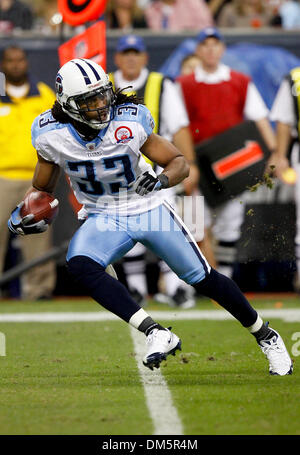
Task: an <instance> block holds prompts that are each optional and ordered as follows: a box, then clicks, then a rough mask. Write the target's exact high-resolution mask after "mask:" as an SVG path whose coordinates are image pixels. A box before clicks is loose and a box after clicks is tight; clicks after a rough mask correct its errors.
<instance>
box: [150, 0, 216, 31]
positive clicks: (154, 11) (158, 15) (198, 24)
mask: <svg viewBox="0 0 300 455" xmlns="http://www.w3.org/2000/svg"><path fill="white" fill-rule="evenodd" d="M145 16H146V20H147V24H148V27H149V28H151V29H152V30H171V31H179V30H199V29H201V28H204V27H208V26H210V25H212V24H213V18H212V15H211V12H210V10H209V8H208V6H207V5H206V3H205V1H204V0H157V1H156V0H155V1H153V2H152V3H151V4H150V5H149V6H148V7H147V8H146V9H145Z"/></svg>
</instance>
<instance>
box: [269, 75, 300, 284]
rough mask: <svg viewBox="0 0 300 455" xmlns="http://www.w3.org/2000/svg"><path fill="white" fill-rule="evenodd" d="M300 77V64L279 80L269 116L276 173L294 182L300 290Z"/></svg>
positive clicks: (296, 282) (297, 279)
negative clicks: (274, 141)
mask: <svg viewBox="0 0 300 455" xmlns="http://www.w3.org/2000/svg"><path fill="white" fill-rule="evenodd" d="M299 80H300V68H294V69H293V70H292V71H291V72H290V74H289V75H287V76H286V77H285V78H284V79H283V81H282V82H281V84H280V87H279V90H278V92H277V95H276V97H275V100H274V102H273V106H272V109H271V113H270V119H271V120H272V121H274V122H276V131H277V147H276V151H275V153H274V154H273V156H272V159H271V161H270V163H271V164H273V165H274V166H275V169H274V173H275V175H276V176H277V177H278V178H279V179H281V180H282V181H284V182H285V183H289V184H293V185H295V202H296V217H297V218H296V237H295V248H296V250H295V252H296V265H297V274H296V279H295V282H294V286H295V290H296V291H298V292H299V291H300V155H299V123H298V122H299V88H298V87H299ZM289 152H290V161H291V165H292V167H291V168H290V163H289V159H288V157H287V155H288V153H289Z"/></svg>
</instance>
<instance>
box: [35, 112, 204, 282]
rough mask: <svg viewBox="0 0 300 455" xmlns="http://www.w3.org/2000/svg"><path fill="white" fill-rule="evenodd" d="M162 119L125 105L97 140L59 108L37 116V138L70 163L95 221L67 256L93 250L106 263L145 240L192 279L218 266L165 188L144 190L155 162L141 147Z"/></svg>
mask: <svg viewBox="0 0 300 455" xmlns="http://www.w3.org/2000/svg"><path fill="white" fill-rule="evenodd" d="M153 126H154V122H153V119H152V116H151V114H150V112H149V110H148V109H147V108H146V107H145V106H143V105H135V104H124V105H120V106H117V108H116V116H115V118H114V119H113V120H112V121H111V122H110V124H109V125H108V127H107V128H106V129H103V130H101V131H100V132H99V134H98V136H97V137H96V138H95V139H94V140H93V141H91V142H86V141H84V140H83V139H82V138H81V137H80V135H79V134H78V132H77V131H76V130H75V128H74V127H73V126H72V124H70V123H67V124H62V123H59V122H56V121H55V119H54V118H53V117H52V115H51V112H50V111H47V112H45V113H44V114H42V115H40V116H39V117H37V119H36V120H35V122H34V124H33V126H32V142H33V145H34V147H35V148H36V149H37V151H38V153H39V154H40V155H41V157H43V158H44V159H46V160H47V161H51V162H54V163H56V164H58V165H59V166H60V167H61V168H63V169H64V171H65V173H66V174H67V175H68V176H69V178H70V181H71V185H72V187H73V190H74V193H75V195H76V198H77V200H78V202H79V203H81V204H83V205H84V208H85V210H86V213H87V215H88V218H87V220H86V221H85V222H84V224H83V225H82V226H81V227H80V228H79V229H78V231H77V232H76V233H75V235H74V237H73V238H72V240H71V243H70V246H69V251H68V254H67V260H70V259H71V258H73V257H75V256H87V257H89V258H91V259H93V260H95V261H96V262H98V263H99V264H101V265H103V266H104V267H106V266H107V265H109V264H111V263H113V262H115V261H117V260H118V259H120V258H121V257H123V256H124V255H125V254H126V253H127V252H128V251H129V250H130V249H131V248H133V246H134V245H135V244H136V243H137V242H140V243H142V244H143V245H145V246H146V247H147V248H149V249H150V250H152V251H153V252H154V253H155V254H156V255H157V256H159V257H160V258H162V259H163V260H164V261H165V262H166V263H167V264H168V265H169V266H170V268H171V269H172V270H174V271H175V273H177V275H178V276H179V277H180V278H181V279H183V280H185V281H186V282H187V283H189V284H194V283H197V282H198V281H200V280H202V279H204V278H205V276H206V274H207V273H209V271H210V266H209V265H208V263H207V261H206V260H205V258H204V257H203V255H202V254H201V252H200V250H199V248H198V246H197V243H196V242H195V240H194V239H193V237H192V235H191V234H190V233H189V231H188V228H187V227H186V226H185V225H184V224H183V222H182V221H181V219H180V218H179V217H178V215H177V214H176V213H175V211H174V210H173V209H172V207H171V206H169V204H168V203H167V202H166V201H164V200H163V198H162V197H161V196H159V193H163V192H164V190H162V191H158V192H152V193H149V194H148V195H146V196H139V195H138V194H137V193H136V192H135V188H134V182H135V180H136V179H137V177H138V176H139V175H140V174H142V173H144V172H146V171H148V172H150V173H152V174H153V175H155V174H154V172H153V170H152V167H151V166H150V164H148V163H146V161H145V160H144V158H143V156H142V154H141V152H140V149H141V147H142V146H143V144H144V143H145V142H146V141H147V139H148V137H149V136H150V135H151V134H152V130H153Z"/></svg>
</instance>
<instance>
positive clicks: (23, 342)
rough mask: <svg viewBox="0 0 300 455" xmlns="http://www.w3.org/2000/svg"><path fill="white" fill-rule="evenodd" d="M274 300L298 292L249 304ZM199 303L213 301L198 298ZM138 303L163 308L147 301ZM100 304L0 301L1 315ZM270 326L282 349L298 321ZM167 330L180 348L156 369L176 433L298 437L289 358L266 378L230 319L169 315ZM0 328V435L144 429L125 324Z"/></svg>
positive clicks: (295, 379) (288, 301)
mask: <svg viewBox="0 0 300 455" xmlns="http://www.w3.org/2000/svg"><path fill="white" fill-rule="evenodd" d="M276 302H282V303H283V308H290V307H294V306H296V303H297V299H296V298H292V297H288V298H285V299H283V297H280V296H279V297H278V298H276V297H274V299H273V300H272V299H271V298H270V299H268V301H267V302H264V301H263V299H261V298H260V299H257V300H255V301H253V303H254V306H255V307H256V308H274V305H276ZM201 308H203V309H209V308H210V309H216V306H215V304H213V303H212V302H210V301H205V300H202V299H201V300H200V301H199V303H198V305H197V309H201ZM298 308H299V300H298ZM147 309H148V310H149V312H150V313H151V311H152V310H163V309H166V310H169V308H168V307H167V306H164V305H158V304H156V303H153V302H152V303H150V304H149V307H148V308H147ZM99 310H101V308H100V307H99V306H98V305H97V304H95V303H94V302H92V301H90V300H86V301H79V300H70V301H55V302H44V303H30V302H28V303H20V302H12V301H11V302H1V303H0V312H1V313H10V312H11V313H15V312H42V311H51V312H55V311H99ZM162 322H163V321H162ZM271 323H272V326H273V327H274V328H276V329H278V331H279V332H280V333H281V335H282V336H283V338H284V340H285V342H286V345H287V347H288V349H289V351H291V346H292V344H293V341H292V340H291V336H292V334H293V333H294V332H299V331H300V330H299V323H285V322H282V321H281V320H279V319H276V320H275V319H274V320H272V321H271ZM165 324H166V325H167V324H168V325H169V324H170V322H169V321H168V322H166V323H165ZM173 328H174V331H175V332H176V333H178V334H179V335H180V337H181V338H182V341H183V351H182V353H181V354H180V355H177V356H176V357H175V358H174V357H171V358H168V360H167V362H164V363H163V366H162V372H163V374H164V377H165V379H166V380H167V383H168V385H169V388H170V391H171V393H172V397H173V400H174V404H175V407H176V408H177V410H178V413H179V416H180V418H181V420H182V423H183V426H184V432H185V434H189V435H202V434H209V435H219V434H220V435H221V434H234V435H238V434H245V435H247V434H265V435H276V434H278V435H282V434H286V435H288V434H289V435H290V434H293V435H295V434H297V435H299V434H300V423H299V422H300V406H299V402H300V376H299V372H298V368H297V360H298V358H297V357H296V358H294V360H295V371H294V374H293V375H292V376H286V377H277V376H269V374H268V363H267V361H266V360H265V358H264V356H263V354H262V353H261V351H260V349H259V348H258V346H257V345H256V343H255V340H254V338H253V337H252V336H250V335H249V334H248V332H247V331H246V329H244V328H242V327H241V326H240V325H239V324H238V323H237V322H236V321H232V320H229V321H202V320H193V321H180V320H176V322H175V323H174V324H173ZM0 331H2V332H3V333H5V335H6V346H7V352H6V354H7V355H6V357H0V371H1V373H0V434H11V435H16V434H27V435H29V434H57V435H58V434H98V435H131V434H136V435H151V434H152V432H153V425H152V422H151V419H150V417H149V413H148V410H147V408H146V404H145V399H144V392H143V387H142V385H141V382H140V378H139V375H138V369H137V364H136V360H135V357H134V351H133V343H132V340H131V337H130V332H129V329H128V326H127V325H126V324H125V323H123V322H122V321H120V322H119V321H111V322H77V323H5V324H1V323H0Z"/></svg>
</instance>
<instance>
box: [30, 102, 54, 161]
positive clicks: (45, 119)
mask: <svg viewBox="0 0 300 455" xmlns="http://www.w3.org/2000/svg"><path fill="white" fill-rule="evenodd" d="M51 119H52V123H50V122H51ZM53 120H54V119H53V117H52V115H51V111H46V112H44V113H43V114H41V115H39V116H38V117H36V118H35V120H34V121H33V123H32V126H31V142H32V145H33V147H34V148H35V149H36V151H37V153H38V155H40V156H41V157H42V158H44V160H46V161H50V162H52V163H57V159H55V156H54V154H53V153H52V152H51V150H50V148H49V147H48V146H47V141H46V140H45V133H46V132H47V131H48V130H49V129H50V128H49V126H48V125H51V124H52V125H53V123H54V121H53ZM47 126H48V128H47ZM43 128H44V131H43Z"/></svg>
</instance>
